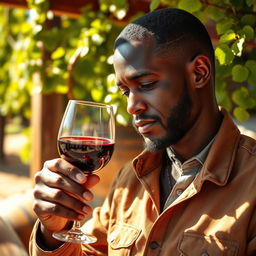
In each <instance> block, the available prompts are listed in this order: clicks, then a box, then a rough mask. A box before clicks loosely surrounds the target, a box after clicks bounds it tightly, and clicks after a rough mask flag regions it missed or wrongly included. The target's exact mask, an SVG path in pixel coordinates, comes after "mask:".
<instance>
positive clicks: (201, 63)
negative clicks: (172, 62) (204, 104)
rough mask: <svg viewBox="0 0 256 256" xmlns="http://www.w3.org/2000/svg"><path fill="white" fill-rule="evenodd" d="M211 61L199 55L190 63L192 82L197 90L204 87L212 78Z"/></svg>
mask: <svg viewBox="0 0 256 256" xmlns="http://www.w3.org/2000/svg"><path fill="white" fill-rule="evenodd" d="M211 68H212V65H211V61H210V60H209V58H208V57H207V56H205V55H197V56H196V57H194V58H193V59H192V60H191V61H190V63H189V73H190V79H191V82H192V83H193V84H194V86H195V88H202V87H204V86H205V85H206V84H207V82H208V81H209V79H210V77H211Z"/></svg>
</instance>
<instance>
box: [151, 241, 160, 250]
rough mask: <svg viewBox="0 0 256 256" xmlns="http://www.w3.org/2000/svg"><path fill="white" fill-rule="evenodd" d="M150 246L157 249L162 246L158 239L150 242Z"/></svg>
mask: <svg viewBox="0 0 256 256" xmlns="http://www.w3.org/2000/svg"><path fill="white" fill-rule="evenodd" d="M149 247H150V248H151V249H157V248H159V247H160V245H159V244H158V243H157V242H156V241H153V242H151V243H150V245H149Z"/></svg>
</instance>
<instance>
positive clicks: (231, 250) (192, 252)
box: [178, 232, 238, 256]
mask: <svg viewBox="0 0 256 256" xmlns="http://www.w3.org/2000/svg"><path fill="white" fill-rule="evenodd" d="M178 249H179V252H180V253H182V254H181V255H184V256H201V255H205V256H216V255H218V256H236V255H237V252H238V243H237V242H235V241H231V240H226V239H218V238H217V237H215V236H205V235H202V234H198V233H192V232H187V233H184V234H183V237H182V238H181V239H180V242H179V245H178Z"/></svg>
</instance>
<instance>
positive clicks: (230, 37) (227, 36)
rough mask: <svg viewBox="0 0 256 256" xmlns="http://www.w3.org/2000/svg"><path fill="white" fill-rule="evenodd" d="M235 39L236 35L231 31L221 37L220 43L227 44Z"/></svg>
mask: <svg viewBox="0 0 256 256" xmlns="http://www.w3.org/2000/svg"><path fill="white" fill-rule="evenodd" d="M235 39H236V33H235V32H234V31H233V30H231V31H228V32H226V33H225V34H224V35H222V36H221V37H220V40H219V42H220V43H227V42H230V41H233V40H235Z"/></svg>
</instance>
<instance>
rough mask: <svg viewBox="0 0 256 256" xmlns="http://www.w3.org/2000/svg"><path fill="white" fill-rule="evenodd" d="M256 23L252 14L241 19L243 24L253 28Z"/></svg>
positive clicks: (255, 18)
mask: <svg viewBox="0 0 256 256" xmlns="http://www.w3.org/2000/svg"><path fill="white" fill-rule="evenodd" d="M255 23H256V17H255V15H252V14H246V15H244V16H243V17H242V19H241V24H244V25H250V26H253V25H254V24H255Z"/></svg>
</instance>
